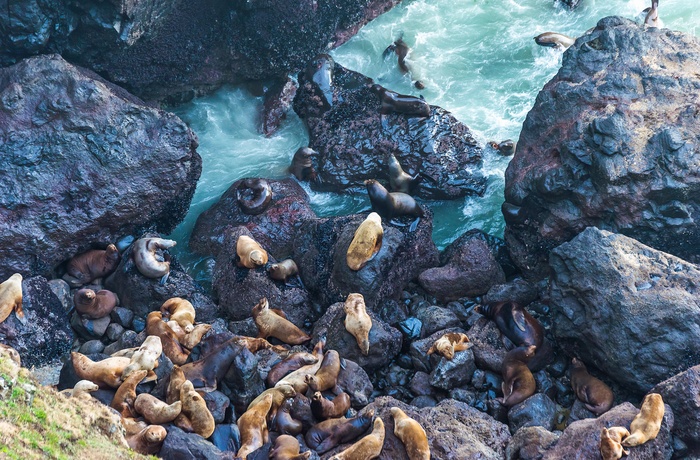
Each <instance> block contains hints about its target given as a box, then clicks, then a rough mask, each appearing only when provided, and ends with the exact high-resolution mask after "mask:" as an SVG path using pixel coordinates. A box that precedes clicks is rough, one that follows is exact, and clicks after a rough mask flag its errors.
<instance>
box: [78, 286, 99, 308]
mask: <svg viewBox="0 0 700 460" xmlns="http://www.w3.org/2000/svg"><path fill="white" fill-rule="evenodd" d="M95 296H96V294H95V291H93V290H92V289H80V290H79V291H78V292H76V293H75V301H76V302H77V303H80V304H81V305H90V304H91V303H92V302H93V301H94V300H95Z"/></svg>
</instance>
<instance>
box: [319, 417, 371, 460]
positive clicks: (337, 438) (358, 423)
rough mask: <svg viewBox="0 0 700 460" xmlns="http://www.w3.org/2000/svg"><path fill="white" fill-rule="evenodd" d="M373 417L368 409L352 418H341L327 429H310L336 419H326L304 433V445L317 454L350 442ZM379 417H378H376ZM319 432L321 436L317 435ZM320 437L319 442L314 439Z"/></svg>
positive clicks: (364, 428) (369, 423)
mask: <svg viewBox="0 0 700 460" xmlns="http://www.w3.org/2000/svg"><path fill="white" fill-rule="evenodd" d="M373 418H374V410H369V411H367V412H366V413H364V414H357V415H356V416H355V417H353V418H349V419H345V420H342V419H340V420H342V421H341V423H338V424H332V425H331V426H332V427H331V428H330V429H329V430H325V431H321V432H320V433H319V432H313V431H312V430H313V429H314V428H316V427H318V426H319V425H321V424H323V423H327V422H330V421H331V420H338V419H328V420H326V421H325V422H321V423H319V424H316V425H314V426H313V427H312V428H311V429H310V430H309V431H308V432H307V433H306V445H307V446H309V447H310V448H311V449H313V450H315V451H316V452H318V453H319V454H323V453H324V452H328V451H329V450H331V449H332V448H334V447H335V446H338V445H340V444H345V443H346V442H351V441H352V440H354V439H357V437H358V436H360V435H361V434H362V433H364V432H365V431H367V429H368V428H369V426H370V425H371V424H372V419H373ZM377 418H379V417H377ZM310 433H311V435H310ZM319 434H321V435H322V436H320V437H319ZM324 435H325V436H324ZM319 439H321V442H320V443H317V442H316V441H317V440H319Z"/></svg>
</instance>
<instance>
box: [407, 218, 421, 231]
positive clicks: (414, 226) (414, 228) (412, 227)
mask: <svg viewBox="0 0 700 460" xmlns="http://www.w3.org/2000/svg"><path fill="white" fill-rule="evenodd" d="M418 222H420V217H418V218H416V220H414V221H413V222H411V226H410V227H408V231H409V232H415V231H416V228H418Z"/></svg>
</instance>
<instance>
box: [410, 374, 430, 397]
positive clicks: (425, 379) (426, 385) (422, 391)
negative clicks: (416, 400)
mask: <svg viewBox="0 0 700 460" xmlns="http://www.w3.org/2000/svg"><path fill="white" fill-rule="evenodd" d="M409 388H410V390H411V391H412V392H413V394H414V395H416V396H427V395H430V394H432V393H433V392H434V390H433V388H432V387H431V386H430V375H428V374H426V373H425V372H421V371H417V372H416V373H415V374H413V378H412V379H411V382H410V386H409Z"/></svg>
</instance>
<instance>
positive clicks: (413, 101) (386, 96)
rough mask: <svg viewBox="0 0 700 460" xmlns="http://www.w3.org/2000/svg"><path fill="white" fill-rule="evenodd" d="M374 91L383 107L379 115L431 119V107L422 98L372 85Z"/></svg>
mask: <svg viewBox="0 0 700 460" xmlns="http://www.w3.org/2000/svg"><path fill="white" fill-rule="evenodd" d="M372 91H374V92H375V93H377V95H378V96H379V101H380V102H381V107H380V109H379V113H381V114H389V113H400V114H403V115H407V116H414V117H429V116H430V105H429V104H428V103H427V102H425V99H423V98H421V97H415V96H409V95H407V94H399V93H397V92H395V91H391V90H388V89H386V88H384V87H383V86H381V85H372Z"/></svg>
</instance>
